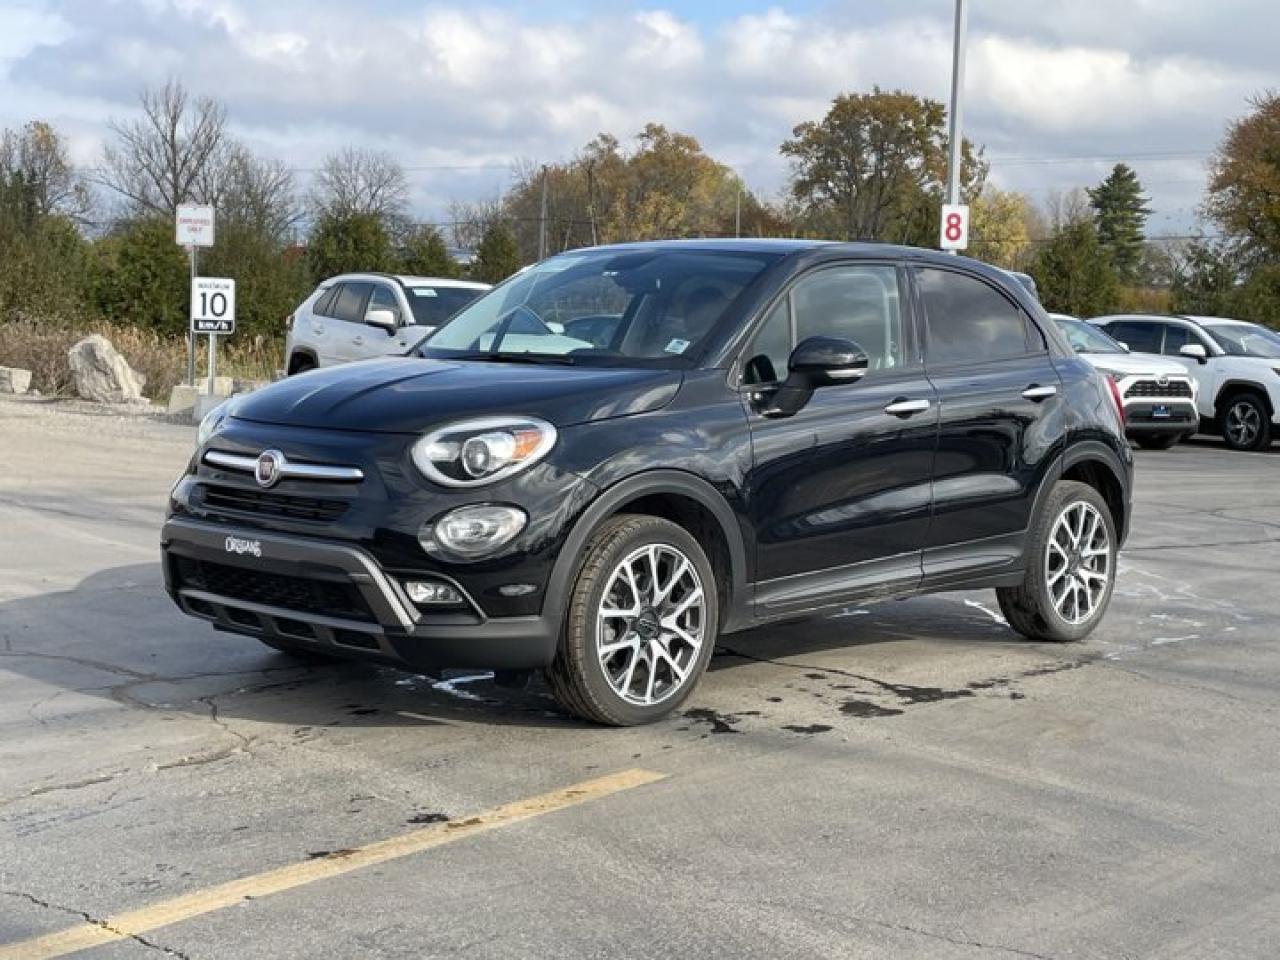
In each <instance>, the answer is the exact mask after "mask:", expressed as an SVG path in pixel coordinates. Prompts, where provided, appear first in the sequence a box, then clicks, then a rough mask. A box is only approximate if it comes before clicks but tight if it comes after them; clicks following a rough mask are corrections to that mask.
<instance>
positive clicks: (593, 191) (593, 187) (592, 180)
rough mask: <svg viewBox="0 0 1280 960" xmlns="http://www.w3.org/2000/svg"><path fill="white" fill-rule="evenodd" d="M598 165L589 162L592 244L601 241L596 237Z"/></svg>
mask: <svg viewBox="0 0 1280 960" xmlns="http://www.w3.org/2000/svg"><path fill="white" fill-rule="evenodd" d="M595 174H596V165H595V164H594V163H590V162H589V163H588V164H587V217H588V218H590V220H591V245H592V246H593V247H594V246H596V245H597V244H598V243H599V242H600V241H599V240H597V239H596V176H595Z"/></svg>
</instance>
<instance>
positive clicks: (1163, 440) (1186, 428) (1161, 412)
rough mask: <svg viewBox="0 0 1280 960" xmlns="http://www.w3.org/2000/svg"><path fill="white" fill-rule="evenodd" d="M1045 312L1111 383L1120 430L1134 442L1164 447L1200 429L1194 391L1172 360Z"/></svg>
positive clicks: (1146, 446) (1077, 349)
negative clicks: (1118, 407) (1120, 413)
mask: <svg viewBox="0 0 1280 960" xmlns="http://www.w3.org/2000/svg"><path fill="white" fill-rule="evenodd" d="M1049 316H1051V317H1052V318H1053V319H1054V321H1055V322H1056V323H1057V324H1058V329H1059V330H1061V331H1062V333H1063V335H1064V336H1065V337H1066V338H1067V342H1068V343H1069V344H1071V346H1072V347H1073V348H1074V349H1075V351H1076V353H1078V354H1080V355H1081V357H1083V358H1084V359H1085V360H1087V361H1089V363H1091V364H1092V365H1093V366H1095V367H1097V368H1098V369H1099V370H1101V371H1102V372H1103V373H1105V374H1106V375H1107V376H1109V377H1110V378H1111V379H1112V380H1114V381H1115V382H1116V387H1117V388H1118V389H1119V392H1120V397H1121V403H1122V405H1123V407H1124V427H1125V434H1126V435H1127V436H1128V437H1129V438H1130V439H1131V440H1136V441H1137V442H1138V445H1139V446H1141V447H1145V448H1147V449H1148V450H1167V449H1168V448H1169V447H1172V446H1173V445H1174V444H1175V443H1177V442H1178V441H1179V440H1181V439H1183V438H1184V437H1189V436H1191V435H1192V434H1194V433H1195V432H1196V431H1197V430H1199V429H1200V414H1199V411H1198V408H1197V406H1196V396H1197V394H1198V392H1199V391H1198V389H1197V387H1196V382H1195V380H1194V379H1192V377H1191V375H1190V374H1189V373H1187V371H1186V370H1185V369H1183V366H1182V364H1180V363H1179V362H1178V361H1177V360H1173V359H1171V358H1169V357H1160V356H1152V355H1150V354H1143V353H1133V352H1131V351H1130V350H1129V348H1128V347H1127V346H1125V345H1124V344H1122V343H1117V342H1116V341H1115V340H1113V339H1111V337H1109V336H1107V335H1106V334H1105V333H1103V332H1102V330H1100V329H1099V328H1098V327H1095V326H1092V325H1091V324H1088V323H1085V322H1084V321H1083V320H1078V319H1076V318H1075V317H1071V316H1068V315H1066V314H1065V313H1051V314H1049Z"/></svg>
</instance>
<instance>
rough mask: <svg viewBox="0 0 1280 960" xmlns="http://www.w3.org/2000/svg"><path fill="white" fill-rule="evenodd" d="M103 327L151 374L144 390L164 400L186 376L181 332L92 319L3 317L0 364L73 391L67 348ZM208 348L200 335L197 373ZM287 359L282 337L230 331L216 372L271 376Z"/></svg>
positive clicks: (51, 391)
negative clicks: (77, 322) (76, 322)
mask: <svg viewBox="0 0 1280 960" xmlns="http://www.w3.org/2000/svg"><path fill="white" fill-rule="evenodd" d="M91 333H100V334H102V335H103V336H104V337H106V338H107V339H108V340H110V341H111V343H112V344H113V345H114V346H115V348H116V349H117V350H119V351H120V353H121V354H123V355H124V358H125V359H126V360H127V361H128V362H129V366H131V367H133V369H134V370H136V371H137V372H138V373H141V374H142V375H143V376H145V377H146V378H147V382H146V386H145V387H144V388H143V393H144V394H146V396H147V397H149V398H150V399H152V400H157V401H160V402H164V401H165V400H167V399H168V398H169V391H170V390H172V389H173V387H174V385H175V384H177V383H180V382H182V379H183V377H184V376H185V375H186V370H187V347H186V343H185V341H183V340H182V339H181V338H178V339H173V338H168V337H161V336H158V335H157V334H155V333H152V332H150V331H147V330H140V329H138V328H137V327H123V326H112V325H111V324H105V323H104V324H91V325H86V326H77V327H67V326H61V325H57V324H46V323H40V322H36V321H30V320H18V321H11V322H8V323H0V366H3V367H22V368H24V369H26V370H30V371H31V386H32V387H33V388H35V389H37V390H39V391H40V392H41V393H43V394H46V395H54V396H65V395H70V394H71V393H72V386H71V368H70V366H69V365H68V363H67V351H68V350H70V349H71V347H72V345H74V344H75V343H76V342H77V341H78V340H80V339H81V338H82V337H85V336H88V335H89V334H91ZM207 356H208V349H207V348H206V347H205V340H204V339H203V338H201V340H200V349H199V350H197V351H196V360H197V363H196V371H197V376H199V375H200V373H201V371H204V370H205V363H206V358H207ZM283 365H284V343H283V342H282V341H280V340H277V339H268V338H266V337H261V336H258V337H244V336H236V337H232V338H231V340H230V341H229V342H223V343H221V344H219V349H218V373H219V374H220V375H222V376H228V377H236V378H238V379H249V380H270V379H271V378H272V377H274V376H275V372H276V371H277V370H279V369H280V368H281V367H282V366H283Z"/></svg>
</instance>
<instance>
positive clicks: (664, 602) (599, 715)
mask: <svg viewBox="0 0 1280 960" xmlns="http://www.w3.org/2000/svg"><path fill="white" fill-rule="evenodd" d="M655 556H656V557H657V560H658V565H657V575H656V576H655V575H653V574H651V573H649V572H648V571H651V570H653V564H652V559H651V558H652V557H655ZM624 568H629V569H630V574H628V573H626V572H625V570H624ZM664 577H665V578H666V581H665V583H664ZM655 584H656V586H657V588H658V591H657V594H656V595H655V590H654V586H655ZM663 593H666V594H667V595H668V596H667V597H666V598H664V597H662V596H661V594H663ZM681 605H684V609H683V610H677V608H679V607H680V606H681ZM606 611H613V613H612V614H610V613H609V612H606ZM633 611H634V613H633ZM719 625H720V611H719V594H718V592H717V589H716V579H715V571H714V570H713V569H712V567H711V563H710V562H709V561H708V560H707V556H706V554H705V553H704V552H703V550H702V547H700V546H699V545H698V541H697V540H695V539H694V538H693V536H692V535H690V533H689V532H688V531H687V530H685V529H684V528H683V527H680V526H677V525H676V524H674V523H671V522H670V521H668V520H663V519H661V518H658V517H649V516H636V515H628V514H623V515H620V516H617V517H612V518H610V519H609V520H607V521H605V522H604V523H603V524H601V525H600V527H599V529H598V530H596V531H595V532H594V533H593V534H592V536H591V539H590V540H589V541H588V542H587V544H586V546H585V547H584V548H583V553H582V560H581V565H580V566H579V568H578V575H577V578H576V580H575V582H574V585H573V591H572V593H571V594H570V596H569V603H568V609H567V610H566V612H565V624H564V630H563V633H562V634H561V637H560V645H559V647H558V649H557V650H556V657H555V661H554V662H553V663H552V665H551V667H550V668H548V670H547V671H546V679H547V684H548V686H549V687H550V688H551V692H552V693H553V694H554V695H555V698H556V699H557V700H558V701H559V702H560V704H561V705H562V706H564V708H565V709H566V710H569V711H570V712H571V713H574V714H576V715H577V716H579V717H582V718H583V719H584V720H590V721H592V722H594V723H601V724H608V725H611V726H619V727H622V726H633V725H636V724H641V723H652V722H653V721H655V720H659V719H661V718H662V717H665V716H666V715H667V714H669V713H671V712H672V711H673V710H675V709H676V708H677V707H679V706H680V704H682V703H683V702H684V701H685V700H686V699H688V697H689V695H690V694H691V693H692V692H693V689H694V687H695V686H697V683H698V680H699V678H700V677H701V676H702V673H703V671H704V670H706V667H707V663H708V661H710V659H711V653H712V650H713V648H714V647H715V641H716V634H717V631H718V629H719ZM677 627H678V628H679V631H678V632H677V631H676V629H674V628H677ZM690 640H695V641H696V643H691V642H690ZM607 644H614V650H613V651H612V652H608V651H602V650H601V647H602V646H604V645H607Z"/></svg>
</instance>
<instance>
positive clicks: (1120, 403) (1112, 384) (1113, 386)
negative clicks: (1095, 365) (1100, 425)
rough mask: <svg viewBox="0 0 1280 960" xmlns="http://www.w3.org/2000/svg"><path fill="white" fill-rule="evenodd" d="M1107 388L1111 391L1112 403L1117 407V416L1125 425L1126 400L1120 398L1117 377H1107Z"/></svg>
mask: <svg viewBox="0 0 1280 960" xmlns="http://www.w3.org/2000/svg"><path fill="white" fill-rule="evenodd" d="M1107 387H1108V389H1110V391H1111V402H1112V403H1114V404H1115V405H1116V416H1118V417H1119V418H1120V422H1121V423H1124V400H1122V399H1121V398H1120V384H1118V383H1116V378H1115V377H1107Z"/></svg>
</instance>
